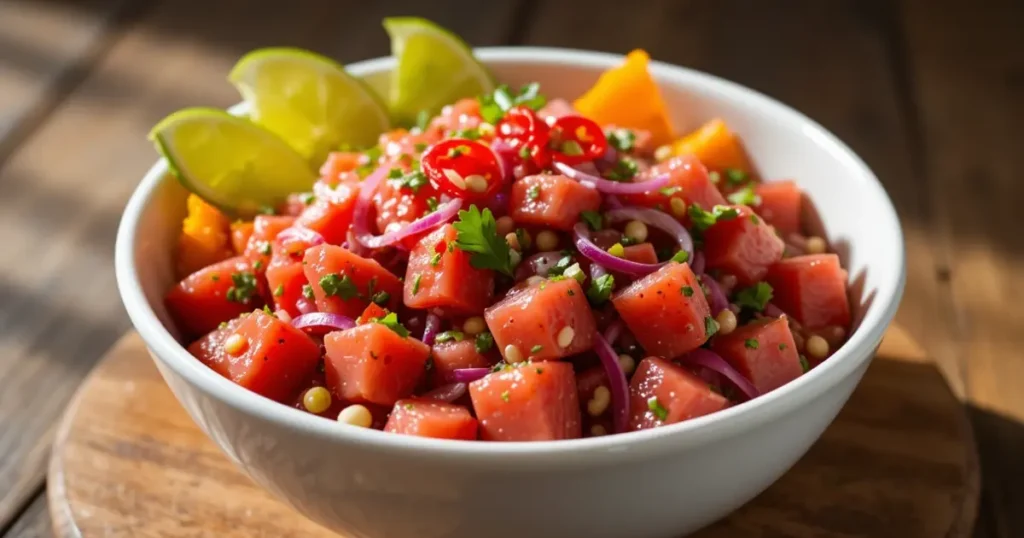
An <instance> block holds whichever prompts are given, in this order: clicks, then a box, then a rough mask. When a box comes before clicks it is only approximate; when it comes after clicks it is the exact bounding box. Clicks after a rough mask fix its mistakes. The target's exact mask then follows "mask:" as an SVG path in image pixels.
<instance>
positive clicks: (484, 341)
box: [474, 332, 494, 353]
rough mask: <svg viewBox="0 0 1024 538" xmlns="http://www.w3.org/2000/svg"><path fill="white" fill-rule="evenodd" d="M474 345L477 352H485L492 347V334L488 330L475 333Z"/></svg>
mask: <svg viewBox="0 0 1024 538" xmlns="http://www.w3.org/2000/svg"><path fill="white" fill-rule="evenodd" d="M474 346H475V347H476V352H477V353H487V352H488V351H490V350H491V348H493V347H494V335H492V334H491V333H489V332H482V333H480V334H478V335H476V342H475V344H474Z"/></svg>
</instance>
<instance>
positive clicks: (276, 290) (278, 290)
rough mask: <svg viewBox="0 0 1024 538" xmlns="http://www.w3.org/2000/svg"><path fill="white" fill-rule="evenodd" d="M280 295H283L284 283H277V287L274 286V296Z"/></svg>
mask: <svg viewBox="0 0 1024 538" xmlns="http://www.w3.org/2000/svg"><path fill="white" fill-rule="evenodd" d="M282 295H284V284H278V285H277V287H276V288H274V297H280V296H282Z"/></svg>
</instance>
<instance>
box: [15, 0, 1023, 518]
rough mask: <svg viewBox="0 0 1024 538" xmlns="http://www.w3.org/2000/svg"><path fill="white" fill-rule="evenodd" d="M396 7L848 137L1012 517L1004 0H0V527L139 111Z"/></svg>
mask: <svg viewBox="0 0 1024 538" xmlns="http://www.w3.org/2000/svg"><path fill="white" fill-rule="evenodd" d="M382 4H383V5H382ZM257 5H258V7H257ZM274 6H276V7H274ZM627 8H629V9H630V12H627V11H626V9H627ZM408 13H416V14H421V15H424V16H427V17H430V18H433V19H435V20H437V21H438V22H440V23H442V24H444V25H446V26H449V27H450V28H452V29H453V30H455V31H457V32H458V33H460V34H461V35H463V36H464V37H465V38H466V39H467V40H468V41H470V42H471V43H473V44H475V45H481V46H483V45H499V44H531V45H552V46H566V47H577V48H585V49H597V50H607V51H613V52H620V53H622V52H626V51H628V50H629V49H631V48H633V47H643V48H645V49H647V50H648V51H650V52H651V53H652V55H653V56H654V57H656V58H658V59H661V60H665V61H668V62H672V63H676V64H680V65H685V66H691V67H695V68H697V69H702V70H705V71H709V72H711V73H715V74H717V75H721V76H724V77H727V78H730V79H733V80H736V81H738V82H740V83H743V84H746V85H749V86H751V87H753V88H756V89H758V90H761V91H763V92H765V93H767V94H769V95H772V96H774V97H777V98H779V99H781V100H783V101H785V102H787V103H790V104H792V105H794V106H795V107H797V108H799V109H800V110H802V111H804V112H806V113H807V114H809V115H810V116H811V117H813V118H815V119H817V120H818V121H820V122H821V123H823V124H824V125H825V126H826V127H827V128H829V129H831V130H832V131H833V132H835V133H837V134H838V135H839V136H840V137H841V138H843V139H844V140H846V141H847V142H848V143H849V144H850V145H851V146H852V147H853V148H854V149H855V150H856V151H858V152H859V153H860V154H861V155H862V156H863V157H864V158H865V159H866V160H867V162H868V163H869V164H870V165H871V167H872V168H873V169H874V170H875V172H876V173H877V174H878V176H879V177H880V178H881V179H882V181H883V182H884V183H885V186H886V188H887V189H888V191H889V194H890V195H891V196H892V198H893V200H894V202H895V203H896V206H897V208H898V210H899V212H900V215H901V217H902V222H903V226H904V233H905V234H906V238H907V251H908V263H909V268H908V269H909V273H908V282H907V293H906V298H905V300H904V303H903V306H902V308H901V310H900V313H899V316H898V320H899V322H900V323H901V325H902V326H904V327H906V328H908V329H909V330H910V331H911V333H912V334H913V335H914V336H915V337H916V338H917V339H918V340H919V341H920V342H921V343H923V344H924V346H925V347H926V348H927V350H928V351H929V352H930V353H931V354H933V356H934V357H935V358H936V359H937V360H938V362H939V363H940V366H941V368H942V369H943V371H944V373H945V374H946V376H947V377H948V378H949V380H950V382H951V384H952V385H953V387H954V390H955V391H956V392H957V394H958V395H959V396H960V397H961V398H962V399H963V400H964V402H965V405H967V406H968V408H969V413H970V416H971V418H972V420H973V422H974V426H975V429H976V436H977V440H978V445H979V447H978V448H979V453H980V456H981V464H982V473H983V478H982V480H983V488H984V491H983V495H982V505H981V508H980V512H979V514H980V515H979V521H978V524H977V529H976V535H977V536H979V537H986V538H988V537H1016V536H1022V535H1024V516H1022V515H1021V512H1020V511H1018V510H1016V509H1014V508H1012V507H1016V508H1019V507H1020V506H1021V504H1022V503H1024V485H1022V484H1024V458H1022V457H1021V456H1022V454H1024V390H1021V389H1022V387H1024V354H1022V353H1021V351H1020V350H1021V349H1024V331H1022V330H1021V329H1022V328H1024V312H1022V310H1021V309H1020V307H1019V306H1020V302H1021V301H1024V277H1022V275H1024V234H1021V233H1020V232H1019V231H1018V230H1019V229H1020V225H1019V222H1020V221H1019V220H1018V216H1019V215H1018V214H1017V213H1016V212H1017V211H1019V210H1020V209H1019V207H1018V206H1019V205H1020V204H1021V202H1024V135H1022V134H1021V133H1022V132H1024V131H1022V130H1021V127H1020V124H1021V121H1022V120H1024V34H1022V33H1021V32H1020V29H1021V28H1022V27H1024V3H1021V2H1016V3H1015V2H1011V1H1009V0H1005V1H996V0H992V1H985V2H979V3H974V4H971V3H966V2H954V1H946V0H902V1H898V0H892V1H887V0H860V1H856V0H849V1H840V0H792V1H786V0H783V1H775V2H769V1H767V0H762V1H757V2H754V1H742V0H702V1H696V0H693V1H681V0H680V1H673V0H634V1H631V2H625V3H624V2H621V1H612V0H587V1H585V2H584V1H579V2H576V1H572V0H562V1H559V0H517V1H501V0H496V1H492V2H479V1H476V0H430V1H429V2H427V1H423V0H419V1H412V0H402V1H393V2H367V1H361V2H355V1H342V0H324V1H315V0H291V1H289V2H245V1H242V0H226V1H221V2H213V1H210V0H149V1H146V0H140V1H130V0H63V1H61V0H0V239H2V242H0V245H2V250H0V252H2V254H0V372H2V373H0V536H2V537H4V538H14V537H18V538H23V537H28V536H48V535H49V534H50V530H49V522H48V517H47V515H46V501H45V496H44V495H43V493H44V488H45V487H46V484H45V483H44V478H43V477H44V468H45V462H46V456H47V453H48V447H49V444H50V441H51V439H52V431H53V426H54V422H55V420H56V418H57V417H58V415H59V413H60V412H61V410H62V409H63V407H64V405H65V404H66V403H67V400H68V399H69V398H70V396H71V394H72V392H73V390H74V388H75V387H76V385H77V384H78V383H79V381H80V380H81V379H82V377H83V376H84V375H85V374H86V373H87V372H88V371H89V369H90V367H91V366H92V365H93V364H94V362H95V360H96V359H97V358H98V357H99V356H100V355H101V354H102V352H103V351H104V350H105V349H106V348H107V347H108V346H109V345H111V344H112V343H113V342H114V341H115V340H116V339H117V337H118V336H119V335H120V334H122V333H123V332H124V331H125V330H126V329H127V328H128V326H129V324H128V321H127V319H126V317H125V315H124V312H123V310H122V307H121V304H120V300H119V299H118V297H117V292H116V290H115V285H114V275H113V268H112V261H113V239H114V231H115V228H116V225H117V222H118V217H119V215H120V212H121V209H122V207H123V205H124V203H125V201H126V200H127V197H128V195H129V194H130V192H131V190H132V189H133V188H134V186H135V184H136V181H137V180H138V179H139V178H140V177H141V175H142V173H143V172H144V171H145V170H146V168H147V167H148V166H149V165H150V164H151V163H152V162H153V160H154V158H155V155H154V153H153V150H152V148H151V146H150V144H149V142H147V141H146V139H145V135H146V133H147V131H148V130H149V128H150V127H151V126H152V125H153V124H154V123H155V122H156V121H157V120H159V119H160V118H161V117H163V116H164V115H165V114H167V113H168V112H170V111H172V110H174V109H177V108H180V107H184V106H189V105H199V104H203V105H213V106H225V105H228V104H231V103H232V102H233V101H235V100H237V96H236V94H235V92H234V90H233V89H232V88H231V87H230V86H229V85H228V84H227V82H226V81H225V76H226V74H227V72H228V69H229V68H230V67H231V65H232V64H233V62H234V61H235V60H236V59H237V58H238V57H239V56H240V55H241V54H242V53H243V52H245V51H247V50H249V49H252V48H255V47H258V46H265V45H279V44H288V45H295V46H300V47H307V48H311V49H314V50H318V51H321V52H324V53H327V54H329V55H332V56H334V57H336V58H338V59H340V60H341V61H343V62H351V61H355V60H358V59H361V58H368V57H373V56H379V55H382V54H386V53H387V40H386V38H385V35H384V33H383V31H382V30H381V28H380V19H381V18H382V17H383V16H385V15H390V14H408ZM927 449H928V448H927V447H921V450H927Z"/></svg>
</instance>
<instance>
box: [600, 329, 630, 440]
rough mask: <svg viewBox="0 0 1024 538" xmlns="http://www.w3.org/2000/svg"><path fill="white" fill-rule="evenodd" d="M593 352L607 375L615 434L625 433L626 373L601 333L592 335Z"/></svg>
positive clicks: (627, 396)
mask: <svg viewBox="0 0 1024 538" xmlns="http://www.w3.org/2000/svg"><path fill="white" fill-rule="evenodd" d="M594 351H595V352H597V356H598V358H600V359H601V365H602V366H604V371H605V374H607V375H608V384H609V385H610V386H609V387H608V388H609V389H610V390H611V393H612V424H613V427H614V429H615V433H622V432H624V431H626V427H627V425H628V423H629V384H628V383H626V372H625V371H623V370H622V365H621V364H619V356H618V355H617V354H616V353H615V350H614V349H612V345H611V344H609V343H608V341H607V340H605V338H604V336H601V333H597V334H595V335H594Z"/></svg>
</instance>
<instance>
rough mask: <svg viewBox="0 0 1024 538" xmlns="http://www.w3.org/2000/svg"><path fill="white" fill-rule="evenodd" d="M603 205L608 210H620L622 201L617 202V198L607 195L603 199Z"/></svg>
mask: <svg viewBox="0 0 1024 538" xmlns="http://www.w3.org/2000/svg"><path fill="white" fill-rule="evenodd" d="M604 205H606V206H608V209H622V207H623V205H622V200H619V197H618V196H615V195H614V194H609V195H608V196H605V197H604Z"/></svg>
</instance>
